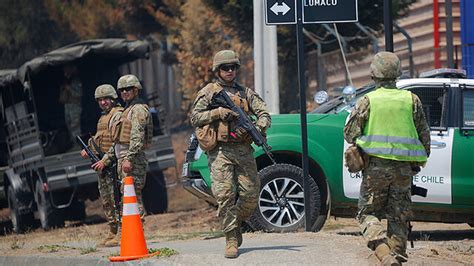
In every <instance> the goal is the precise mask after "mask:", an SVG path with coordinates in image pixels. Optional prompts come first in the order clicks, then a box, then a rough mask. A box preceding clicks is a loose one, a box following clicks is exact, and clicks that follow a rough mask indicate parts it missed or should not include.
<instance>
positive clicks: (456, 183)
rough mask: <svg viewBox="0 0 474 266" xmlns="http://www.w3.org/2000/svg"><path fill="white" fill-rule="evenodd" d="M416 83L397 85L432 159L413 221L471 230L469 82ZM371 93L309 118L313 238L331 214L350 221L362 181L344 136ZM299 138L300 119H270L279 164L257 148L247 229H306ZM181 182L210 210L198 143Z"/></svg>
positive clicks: (473, 94) (473, 122)
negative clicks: (425, 130) (350, 163)
mask: <svg viewBox="0 0 474 266" xmlns="http://www.w3.org/2000/svg"><path fill="white" fill-rule="evenodd" d="M420 76H421V77H422V78H414V79H401V80H400V81H398V83H397V86H398V87H399V88H400V89H405V90H410V91H412V92H413V93H415V94H417V95H418V96H419V98H420V99H421V101H422V103H423V107H424V111H425V114H426V117H427V120H428V123H429V125H430V128H431V156H430V158H429V159H428V163H427V164H426V167H425V168H423V169H422V171H421V172H420V173H419V174H417V175H415V176H414V177H413V183H414V185H416V186H418V187H423V188H426V189H427V190H428V192H427V195H426V197H421V196H418V195H414V196H413V197H412V201H413V203H414V204H413V208H414V214H415V217H414V219H413V220H415V221H430V222H446V223H469V224H470V225H471V226H474V193H473V191H474V79H465V73H463V72H462V71H455V70H450V69H440V70H434V71H431V72H428V73H425V74H423V75H420ZM373 89H374V86H373V85H369V86H366V87H363V88H360V89H358V90H357V91H353V93H350V92H349V94H346V95H343V96H340V97H338V98H336V99H333V100H331V101H329V102H327V103H325V104H323V105H321V106H320V107H319V108H317V109H316V110H314V111H313V112H312V113H310V114H308V117H307V123H308V148H309V167H310V169H309V173H310V189H311V194H310V195H311V197H310V206H309V207H310V208H309V211H310V212H309V215H311V221H312V229H313V231H318V230H320V229H321V228H322V226H323V225H324V222H325V220H326V218H327V217H328V216H329V214H330V215H332V216H336V217H355V213H356V211H357V199H358V197H359V186H360V183H361V178H362V175H361V174H360V173H355V174H353V173H349V172H348V171H347V168H346V167H345V166H344V158H343V157H344V156H343V153H344V151H345V149H346V148H347V147H348V143H347V142H345V141H344V138H343V128H344V125H345V122H346V119H347V118H348V114H349V113H350V111H351V110H352V108H353V106H354V104H355V102H356V101H357V99H358V98H360V97H361V96H363V95H364V94H366V93H368V92H369V91H372V90H373ZM349 91H350V90H349ZM394 115H396V114H394ZM300 134H301V132H300V119H299V115H298V114H282V115H274V116H272V127H271V128H270V129H269V130H268V132H267V140H268V144H269V145H270V146H271V147H272V154H273V156H274V158H275V160H276V162H277V164H275V165H274V164H272V162H271V161H270V160H269V158H268V156H267V155H266V154H265V153H264V151H263V150H262V149H261V148H260V147H254V148H255V152H254V156H255V158H256V161H257V166H258V169H259V175H260V178H261V189H260V194H259V200H258V207H257V208H256V210H255V211H254V213H253V215H252V216H251V217H250V218H249V220H248V221H247V224H248V225H249V226H250V227H252V228H253V229H254V230H264V231H270V232H289V231H294V230H296V229H298V228H299V227H301V226H303V225H304V220H305V219H304V216H305V208H304V197H303V171H302V169H301V157H302V150H301V135H300ZM183 176H184V177H185V178H184V181H183V185H184V187H185V188H186V189H187V190H188V191H190V192H191V193H193V194H194V195H196V196H197V197H199V198H201V199H204V200H206V201H207V202H209V203H211V204H215V200H214V198H213V196H212V192H211V189H210V187H211V183H212V180H211V179H210V173H209V169H208V165H207V158H206V155H205V154H204V153H203V152H202V151H201V150H200V149H199V147H198V145H197V143H196V142H195V141H192V142H191V144H190V147H189V149H188V151H187V154H186V161H185V163H184V165H183Z"/></svg>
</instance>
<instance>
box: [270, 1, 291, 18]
mask: <svg viewBox="0 0 474 266" xmlns="http://www.w3.org/2000/svg"><path fill="white" fill-rule="evenodd" d="M290 9H291V8H290V7H289V6H288V5H287V4H286V3H285V2H283V4H281V5H278V2H277V3H275V4H274V5H273V6H272V7H271V8H270V10H271V11H273V13H275V15H277V16H278V15H279V14H278V13H283V16H284V15H285V14H286V13H288V11H290Z"/></svg>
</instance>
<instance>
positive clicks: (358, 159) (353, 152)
mask: <svg viewBox="0 0 474 266" xmlns="http://www.w3.org/2000/svg"><path fill="white" fill-rule="evenodd" d="M344 159H345V161H346V167H347V169H348V170H349V172H350V173H357V172H359V171H362V170H364V169H365V168H366V167H367V165H368V161H369V158H368V156H367V154H365V153H364V152H363V151H362V150H361V149H360V148H359V147H358V146H357V145H351V146H349V148H347V150H346V151H345V152H344Z"/></svg>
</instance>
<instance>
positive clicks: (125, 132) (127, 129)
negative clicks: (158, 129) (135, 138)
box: [113, 105, 153, 147]
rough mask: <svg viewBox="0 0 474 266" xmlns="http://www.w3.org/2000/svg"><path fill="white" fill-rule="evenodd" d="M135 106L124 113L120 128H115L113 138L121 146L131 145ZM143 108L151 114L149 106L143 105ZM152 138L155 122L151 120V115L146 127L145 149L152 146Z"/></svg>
mask: <svg viewBox="0 0 474 266" xmlns="http://www.w3.org/2000/svg"><path fill="white" fill-rule="evenodd" d="M135 106H137V105H132V106H130V107H128V108H126V109H125V110H124V111H123V113H122V115H121V116H120V122H119V124H120V126H119V127H117V126H115V129H114V131H115V132H114V134H113V136H114V140H115V142H117V143H119V144H126V145H129V144H130V134H131V131H132V121H131V117H132V111H133V109H134V108H135ZM143 106H144V107H145V108H146V110H147V112H149V109H148V106H147V105H143ZM152 138H153V122H152V119H151V115H150V114H149V115H148V121H147V125H146V127H145V143H144V146H145V147H148V146H150V144H151V140H152Z"/></svg>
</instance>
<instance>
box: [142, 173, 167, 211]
mask: <svg viewBox="0 0 474 266" xmlns="http://www.w3.org/2000/svg"><path fill="white" fill-rule="evenodd" d="M142 199H143V205H144V208H145V210H146V212H147V214H159V213H165V212H167V211H168V193H167V191H166V181H165V177H164V175H163V172H161V171H159V172H149V173H147V175H146V181H145V187H143V190H142Z"/></svg>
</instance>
